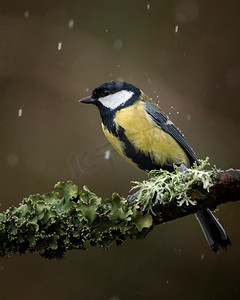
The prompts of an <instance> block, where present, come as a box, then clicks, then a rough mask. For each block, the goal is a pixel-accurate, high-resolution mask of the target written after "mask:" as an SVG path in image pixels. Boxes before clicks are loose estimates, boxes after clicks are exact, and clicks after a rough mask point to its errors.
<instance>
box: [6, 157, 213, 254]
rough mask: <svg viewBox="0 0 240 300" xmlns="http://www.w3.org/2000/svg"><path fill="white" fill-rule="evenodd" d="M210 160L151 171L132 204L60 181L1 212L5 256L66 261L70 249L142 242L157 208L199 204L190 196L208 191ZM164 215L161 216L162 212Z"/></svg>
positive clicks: (137, 186)
mask: <svg viewBox="0 0 240 300" xmlns="http://www.w3.org/2000/svg"><path fill="white" fill-rule="evenodd" d="M207 164H208V161H207V160H205V161H201V164H200V165H199V166H197V165H194V166H193V168H191V169H188V170H187V171H185V172H181V171H180V169H179V168H178V167H175V172H173V173H170V172H167V171H162V170H159V171H152V172H151V173H150V177H149V179H148V180H145V181H143V182H134V183H135V186H134V187H133V189H138V193H137V196H135V198H134V197H133V200H131V201H129V200H128V199H127V198H122V197H120V196H119V195H118V194H117V193H113V194H112V196H111V198H109V199H105V200H102V199H101V198H100V197H98V196H97V195H96V194H94V193H93V192H91V191H90V190H89V189H88V188H87V187H86V186H83V189H82V190H79V189H78V187H77V185H76V184H74V183H73V182H71V181H68V182H66V183H64V182H58V183H57V184H56V185H55V189H56V190H57V191H53V192H51V193H47V194H44V195H40V194H36V195H30V196H29V197H27V198H24V199H23V201H22V202H21V203H20V204H19V206H18V207H14V206H12V207H10V208H8V209H7V210H6V211H5V212H2V213H0V256H2V257H9V256H10V254H11V253H17V252H18V253H20V254H22V253H25V252H26V251H30V252H38V253H39V254H40V255H41V256H43V257H45V258H61V257H63V255H64V253H65V252H66V251H67V250H71V249H82V250H84V249H86V248H87V246H88V245H89V244H90V245H91V246H95V245H98V246H100V247H103V248H108V247H109V246H111V245H113V244H117V245H119V244H121V243H122V242H123V241H124V240H126V239H127V238H143V237H145V236H146V235H147V234H148V233H149V232H150V231H151V230H152V227H153V226H152V225H153V214H154V213H153V207H154V206H155V205H157V204H162V205H167V204H169V203H172V202H173V201H176V206H181V205H183V204H186V205H195V201H193V200H192V199H191V198H190V196H189V190H191V188H192V187H193V186H194V185H201V186H202V188H203V189H206V190H207V191H208V190H209V188H210V187H211V186H212V176H213V175H214V174H215V172H216V169H215V168H214V169H213V170H211V171H204V170H203V168H204V167H205V166H206V165H207ZM160 214H161V213H160Z"/></svg>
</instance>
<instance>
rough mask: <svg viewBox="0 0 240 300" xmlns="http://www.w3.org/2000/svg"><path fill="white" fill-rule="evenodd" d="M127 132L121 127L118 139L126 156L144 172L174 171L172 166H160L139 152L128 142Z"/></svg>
mask: <svg viewBox="0 0 240 300" xmlns="http://www.w3.org/2000/svg"><path fill="white" fill-rule="evenodd" d="M124 131H125V130H124V129H123V128H122V127H121V126H119V128H118V131H117V135H118V138H119V139H120V140H121V141H122V142H123V143H124V146H125V148H124V154H125V155H126V156H127V157H128V158H130V159H131V160H132V161H133V162H134V163H135V164H137V165H138V167H139V168H140V169H142V170H144V171H151V170H159V169H164V170H167V171H169V172H172V171H173V170H174V168H173V166H172V165H163V166H161V165H159V164H157V163H156V162H154V161H152V159H151V157H150V155H146V154H145V153H143V152H141V151H138V150H137V149H136V148H135V147H134V145H133V144H132V143H131V142H130V141H129V140H128V138H127V137H126V135H125V132H124Z"/></svg>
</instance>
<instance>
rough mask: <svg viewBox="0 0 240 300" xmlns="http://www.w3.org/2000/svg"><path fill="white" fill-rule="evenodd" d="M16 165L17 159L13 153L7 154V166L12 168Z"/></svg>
mask: <svg viewBox="0 0 240 300" xmlns="http://www.w3.org/2000/svg"><path fill="white" fill-rule="evenodd" d="M17 163H18V157H17V155H16V154H15V153H9V154H8V156H7V164H8V165H9V166H10V167H14V166H16V164H17Z"/></svg>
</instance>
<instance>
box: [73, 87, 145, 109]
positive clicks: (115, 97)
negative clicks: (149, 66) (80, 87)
mask: <svg viewBox="0 0 240 300" xmlns="http://www.w3.org/2000/svg"><path fill="white" fill-rule="evenodd" d="M140 94H141V91H140V89H138V88H137V87H135V86H134V85H132V84H130V83H127V82H124V81H110V82H107V83H104V84H102V85H100V86H98V87H96V88H95V89H94V90H93V92H92V95H91V96H88V97H86V98H83V99H81V100H79V101H80V102H82V103H87V104H95V105H96V106H97V107H98V108H99V110H100V111H101V110H106V109H107V110H110V111H115V110H118V109H121V108H123V107H126V106H129V105H131V104H132V103H134V102H135V101H136V100H137V99H138V98H139V97H140Z"/></svg>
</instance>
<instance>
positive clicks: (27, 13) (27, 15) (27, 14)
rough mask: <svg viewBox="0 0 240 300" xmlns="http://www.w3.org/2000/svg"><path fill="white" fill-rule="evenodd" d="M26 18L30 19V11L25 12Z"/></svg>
mask: <svg viewBox="0 0 240 300" xmlns="http://www.w3.org/2000/svg"><path fill="white" fill-rule="evenodd" d="M24 17H25V18H28V17H29V11H28V10H26V11H25V12H24Z"/></svg>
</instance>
